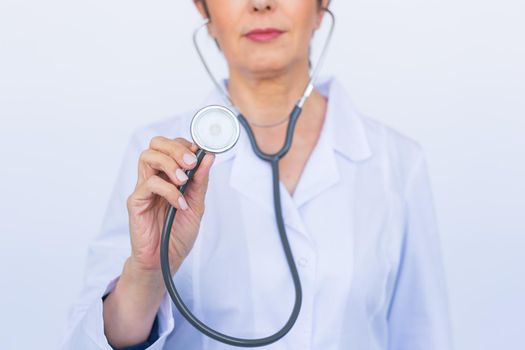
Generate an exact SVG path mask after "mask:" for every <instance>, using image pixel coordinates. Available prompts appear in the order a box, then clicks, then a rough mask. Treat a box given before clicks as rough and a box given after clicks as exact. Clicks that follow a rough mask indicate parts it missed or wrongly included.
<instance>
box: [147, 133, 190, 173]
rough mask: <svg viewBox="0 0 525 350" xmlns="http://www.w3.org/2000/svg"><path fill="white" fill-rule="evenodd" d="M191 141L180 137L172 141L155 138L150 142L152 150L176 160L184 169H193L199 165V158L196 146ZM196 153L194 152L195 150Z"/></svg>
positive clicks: (162, 137)
mask: <svg viewBox="0 0 525 350" xmlns="http://www.w3.org/2000/svg"><path fill="white" fill-rule="evenodd" d="M193 145H194V144H193V143H191V142H190V141H188V140H186V139H184V138H182V137H178V138H176V139H175V140H170V139H168V138H166V137H164V136H155V137H154V138H152V139H151V141H150V148H151V149H154V150H157V151H160V152H162V153H165V154H167V155H169V156H170V157H171V158H173V159H175V161H176V162H177V164H178V165H179V166H180V167H181V168H183V169H186V170H188V169H193V168H194V167H195V164H197V156H196V155H195V151H196V149H195V147H196V145H195V146H193ZM192 147H193V149H195V151H193V149H192Z"/></svg>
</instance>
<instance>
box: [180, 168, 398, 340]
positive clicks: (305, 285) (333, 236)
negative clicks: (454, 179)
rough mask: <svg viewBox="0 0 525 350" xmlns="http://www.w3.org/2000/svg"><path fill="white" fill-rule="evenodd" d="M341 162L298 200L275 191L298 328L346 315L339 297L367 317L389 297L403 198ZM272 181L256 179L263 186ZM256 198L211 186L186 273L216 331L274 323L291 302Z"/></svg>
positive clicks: (276, 244) (274, 239)
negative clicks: (297, 294) (341, 172)
mask: <svg viewBox="0 0 525 350" xmlns="http://www.w3.org/2000/svg"><path fill="white" fill-rule="evenodd" d="M347 170H348V171H346V172H345V174H346V176H345V177H344V178H341V179H340V181H339V182H337V183H336V184H334V185H333V186H331V187H329V188H326V189H324V190H323V191H322V192H320V193H318V194H317V195H316V196H315V197H312V198H311V199H310V200H309V201H308V202H306V203H303V204H302V205H301V206H297V205H296V203H295V202H294V201H293V199H292V198H291V197H290V196H286V195H283V196H282V197H283V198H282V199H281V201H282V206H283V216H284V222H285V228H286V235H287V237H288V240H289V243H290V246H291V248H292V252H293V256H294V262H295V264H296V266H297V269H298V272H299V276H300V279H301V284H302V289H303V306H302V311H301V318H300V319H299V320H298V325H299V326H298V327H299V329H301V328H307V327H308V323H309V322H312V321H311V320H313V319H316V318H317V319H319V317H321V318H324V319H325V320H326V319H328V321H329V322H330V321H333V322H338V321H342V320H343V319H344V317H346V316H348V315H350V314H352V312H345V307H344V306H345V305H360V307H359V308H358V309H359V310H360V311H361V312H363V313H364V315H361V316H363V317H367V315H372V314H375V313H377V312H378V311H379V310H380V309H381V308H382V307H384V305H385V301H386V300H387V298H388V294H389V285H390V284H391V282H392V280H393V272H394V271H395V266H394V264H393V261H394V260H395V258H394V257H395V252H396V247H398V246H399V242H398V241H399V237H400V231H401V230H402V226H401V225H402V220H401V214H400V212H399V211H400V209H401V207H400V203H398V202H397V201H396V200H395V197H392V196H391V194H389V193H387V192H384V191H382V189H383V188H384V187H383V186H380V184H379V183H376V182H375V181H374V179H376V180H377V181H379V177H376V178H375V177H374V176H373V174H367V176H366V178H367V181H363V177H362V175H361V174H356V173H355V172H354V171H352V170H350V169H347ZM269 185H271V184H270V183H265V182H263V183H261V184H259V186H261V187H262V188H260V189H259V190H260V191H261V193H265V190H269V188H266V187H268V186H269ZM253 198H255V196H254V197H251V196H245V195H244V194H243V193H241V192H239V191H231V189H228V187H227V186H224V187H222V188H219V187H213V186H212V188H211V192H210V196H209V197H208V199H207V200H208V203H207V209H206V210H207V212H206V213H205V217H204V218H203V222H202V226H201V230H200V232H199V237H198V239H197V241H196V244H195V246H194V249H193V250H192V253H191V259H190V260H189V264H188V265H187V267H186V268H185V272H184V273H187V274H188V275H191V278H188V280H191V291H190V290H188V293H189V294H191V296H190V295H187V297H188V298H191V299H192V300H194V301H195V305H194V307H195V310H196V313H197V315H200V316H202V317H203V318H204V319H205V320H207V322H208V323H209V324H211V325H212V326H215V327H218V329H219V330H222V331H224V332H230V333H231V332H235V333H236V334H237V335H238V336H246V337H254V336H264V335H268V334H270V333H272V332H274V331H275V330H276V325H279V324H284V322H285V321H286V320H287V318H288V316H289V313H290V310H291V308H292V306H293V302H294V286H293V283H292V279H291V275H290V269H289V267H288V265H287V263H286V260H285V256H284V252H283V248H282V242H281V240H280V238H279V233H278V230H277V226H276V221H275V213H274V206H273V202H272V201H271V197H264V198H266V199H267V200H266V201H265V200H262V201H254V200H253ZM338 308H339V309H338ZM345 315H346V316H345ZM330 318H333V319H330ZM310 326H311V325H310ZM239 332H241V333H239ZM242 332H245V333H244V334H243V333H242Z"/></svg>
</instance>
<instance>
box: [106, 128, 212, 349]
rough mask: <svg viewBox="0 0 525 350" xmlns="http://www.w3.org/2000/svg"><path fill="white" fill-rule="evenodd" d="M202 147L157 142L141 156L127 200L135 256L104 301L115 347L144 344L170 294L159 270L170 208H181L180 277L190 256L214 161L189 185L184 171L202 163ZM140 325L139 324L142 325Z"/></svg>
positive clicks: (175, 241)
mask: <svg viewBox="0 0 525 350" xmlns="http://www.w3.org/2000/svg"><path fill="white" fill-rule="evenodd" d="M196 151H197V146H196V145H195V144H193V143H191V142H189V141H187V140H185V139H183V138H177V139H175V140H170V139H168V138H165V137H161V136H157V137H154V138H153V139H152V140H151V142H150V146H149V148H148V149H147V150H145V151H144V152H142V154H141V156H140V160H139V166H138V168H139V169H138V179H137V185H136V187H135V190H134V191H133V193H132V194H131V195H130V196H129V197H128V200H127V207H128V214H129V229H130V235H131V256H130V257H129V258H128V259H127V261H126V263H125V265H124V269H123V271H122V274H121V276H120V278H119V280H118V282H117V285H116V286H115V289H114V290H113V291H112V292H111V293H110V294H109V295H108V296H107V297H106V299H105V300H104V304H103V305H104V307H103V317H104V333H105V334H106V337H107V339H108V341H109V343H110V344H112V346H113V347H117V348H121V347H127V346H131V345H134V344H137V343H141V342H143V341H145V340H146V339H147V337H148V335H149V334H150V332H151V327H152V325H153V321H154V319H155V315H156V314H157V310H158V308H159V306H160V303H161V300H162V297H163V295H164V294H165V291H166V288H165V287H164V281H163V278H162V272H161V267H160V238H161V237H160V236H161V231H162V227H163V226H164V220H165V216H166V212H167V207H168V205H169V204H171V205H172V206H174V207H176V208H177V213H176V215H175V220H174V222H173V226H172V231H171V236H170V252H169V253H170V267H171V272H172V273H175V272H176V271H177V269H178V268H179V266H180V265H181V264H182V262H183V260H184V258H185V257H186V256H187V255H188V253H189V252H190V249H191V248H192V246H193V243H194V242H195V239H196V237H197V234H198V232H199V226H200V222H201V218H202V215H203V214H204V196H205V194H206V190H207V188H208V174H209V170H210V167H211V165H212V164H213V160H214V158H215V156H214V155H213V154H206V155H205V156H204V158H203V160H202V162H201V164H200V166H199V168H198V169H197V171H196V172H195V175H194V176H193V179H192V180H191V181H190V183H189V184H188V186H187V188H186V191H185V194H184V197H183V196H182V194H181V193H180V192H179V190H178V187H179V186H181V185H183V184H184V183H186V180H187V177H186V175H185V174H184V171H185V170H189V169H193V168H194V167H195V165H196V163H197V157H196V156H195V152H196ZM137 320H140V322H137Z"/></svg>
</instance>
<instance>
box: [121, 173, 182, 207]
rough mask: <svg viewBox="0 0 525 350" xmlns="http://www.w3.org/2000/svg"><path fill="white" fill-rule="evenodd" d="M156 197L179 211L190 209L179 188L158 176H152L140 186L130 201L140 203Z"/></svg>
mask: <svg viewBox="0 0 525 350" xmlns="http://www.w3.org/2000/svg"><path fill="white" fill-rule="evenodd" d="M154 195H158V196H160V197H162V198H164V199H165V200H166V201H168V203H170V204H171V205H172V206H173V207H175V208H177V209H182V210H187V209H188V203H187V202H186V200H185V199H184V197H183V196H182V194H181V193H180V192H179V190H178V189H177V187H175V185H173V184H171V183H169V182H168V181H166V180H164V179H162V178H161V177H159V176H157V175H153V176H151V177H150V178H148V179H147V180H146V181H145V182H144V183H142V184H141V185H139V186H138V187H137V188H136V189H135V192H134V193H133V195H132V196H131V198H130V199H131V200H132V201H137V202H140V201H143V200H151V199H152V197H153V196H154Z"/></svg>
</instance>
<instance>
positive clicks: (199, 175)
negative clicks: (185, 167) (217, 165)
mask: <svg viewBox="0 0 525 350" xmlns="http://www.w3.org/2000/svg"><path fill="white" fill-rule="evenodd" d="M215 157H216V155H215V154H213V153H206V154H205V155H204V158H203V159H202V161H201V163H200V165H199V168H198V169H197V171H196V172H195V174H194V175H193V179H192V182H193V183H194V184H195V185H197V186H202V185H204V184H205V183H207V182H208V179H207V177H208V175H209V172H210V169H211V166H212V165H213V162H214V161H215Z"/></svg>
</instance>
